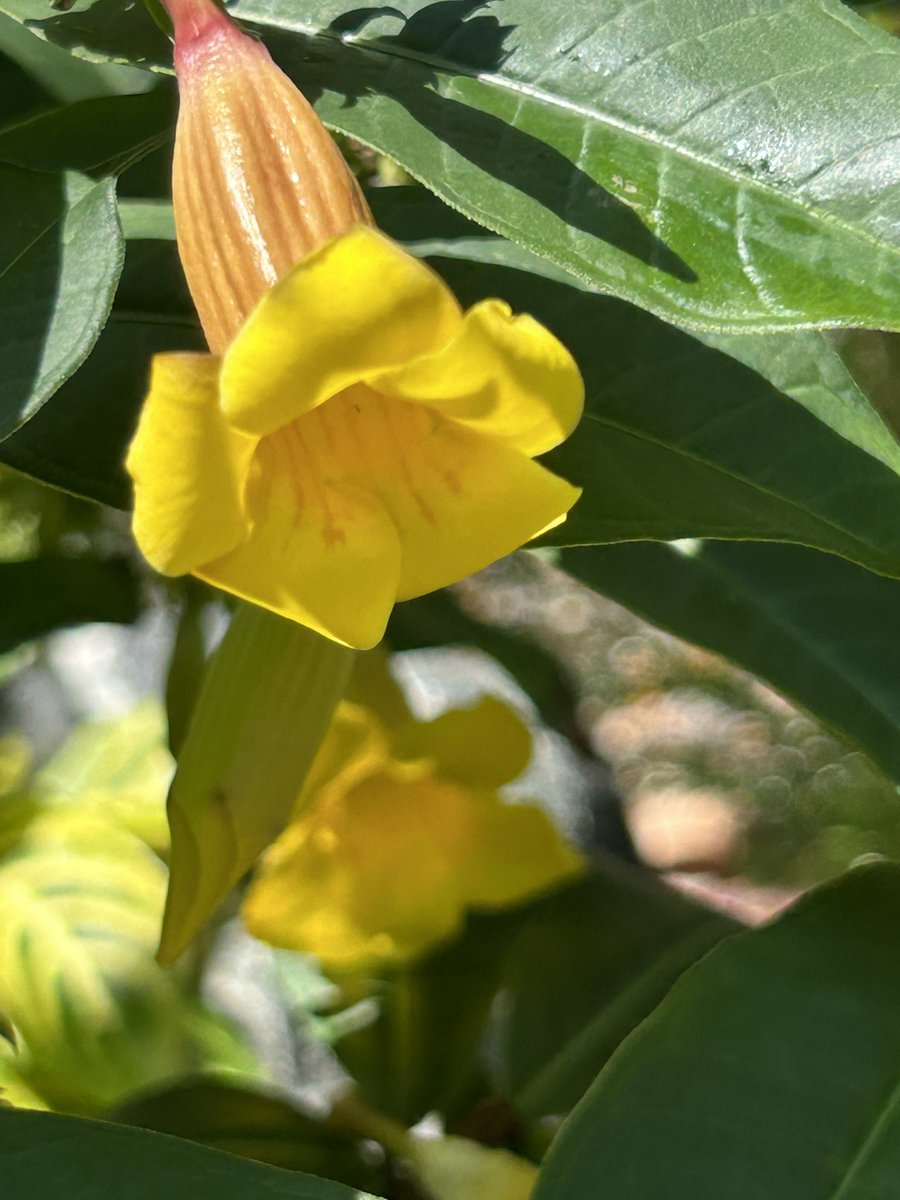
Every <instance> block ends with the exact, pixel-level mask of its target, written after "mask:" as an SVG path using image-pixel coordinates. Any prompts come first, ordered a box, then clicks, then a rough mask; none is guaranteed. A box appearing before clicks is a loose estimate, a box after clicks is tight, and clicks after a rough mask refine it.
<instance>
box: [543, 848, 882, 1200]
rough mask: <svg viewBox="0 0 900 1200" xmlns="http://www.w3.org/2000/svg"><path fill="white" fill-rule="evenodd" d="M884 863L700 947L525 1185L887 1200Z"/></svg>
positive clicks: (621, 1198)
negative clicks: (534, 1181) (755, 926)
mask: <svg viewBox="0 0 900 1200" xmlns="http://www.w3.org/2000/svg"><path fill="white" fill-rule="evenodd" d="M898 925H900V869H898V868H897V867H896V866H894V865H887V864H881V865H878V866H872V867H866V868H860V869H858V870H856V871H853V872H851V873H850V874H849V875H848V876H845V877H844V878H843V879H842V880H840V881H839V882H838V883H837V884H832V885H829V886H828V887H826V888H823V889H821V890H819V891H818V892H815V893H813V894H811V895H810V896H808V897H806V898H805V899H804V900H802V901H800V903H799V904H797V905H796V906H795V907H794V908H793V909H792V910H791V911H790V912H789V913H788V914H787V915H785V916H784V917H783V918H782V919H780V920H778V921H776V922H775V923H774V924H773V925H771V926H770V927H769V928H766V929H762V930H759V931H753V932H748V933H743V934H741V935H739V936H738V937H735V938H731V939H728V940H727V941H725V942H724V943H723V944H722V945H721V946H719V947H717V948H716V949H714V950H713V951H712V952H711V953H710V954H709V955H708V956H707V957H706V958H705V959H704V960H703V962H701V963H700V964H699V965H698V966H697V967H695V968H694V969H693V970H692V971H690V972H689V973H688V974H686V975H685V976H684V977H683V978H682V980H681V981H680V982H679V983H678V984H677V985H676V986H675V988H674V989H673V990H672V992H671V993H670V995H669V997H668V998H667V999H666V1000H665V1001H663V1003H662V1004H661V1005H660V1006H659V1008H657V1009H656V1011H655V1012H654V1013H653V1015H652V1016H651V1017H649V1018H648V1019H647V1020H646V1021H645V1022H644V1024H643V1025H641V1026H640V1027H639V1028H638V1029H637V1031H636V1032H635V1033H634V1034H633V1035H632V1036H631V1037H630V1038H629V1039H628V1041H626V1042H625V1043H624V1044H623V1046H622V1047H621V1049H620V1050H619V1052H618V1053H617V1054H616V1055H615V1056H614V1057H613V1059H612V1060H611V1061H610V1062H609V1064H608V1065H607V1067H606V1069H605V1070H604V1071H603V1072H602V1073H601V1075H600V1076H599V1078H598V1079H597V1081H596V1083H595V1084H594V1085H593V1087H592V1088H591V1090H590V1091H589V1092H588V1094H587V1096H586V1097H585V1098H584V1100H583V1101H582V1103H581V1104H580V1105H579V1107H578V1108H577V1109H576V1110H575V1112H574V1113H573V1114H572V1116H571V1117H570V1119H569V1121H568V1123H567V1124H566V1125H565V1126H564V1128H563V1130H562V1131H561V1133H560V1134H559V1136H558V1138H557V1140H556V1142H555V1143H554V1145H553V1147H552V1148H551V1151H550V1154H549V1157H548V1159H547V1162H546V1164H545V1166H544V1169H543V1171H542V1175H541V1179H540V1182H539V1183H538V1187H537V1191H536V1193H535V1198H534V1200H596V1198H597V1197H598V1196H611V1197H615V1198H616V1200H657V1198H658V1200H723V1197H727V1198H728V1200H782V1197H783V1198H784V1200H838V1198H839V1200H894V1197H895V1196H896V1195H897V1180H898V1177H900V1175H898V1172H900V1150H898V1147H900V1138H898V1132H900V1131H898V1110H897V1078H898V1075H900V1028H898V1025H897V1021H896V1012H897V1009H898V1006H900V958H898V956H897V953H896V942H897V928H898Z"/></svg>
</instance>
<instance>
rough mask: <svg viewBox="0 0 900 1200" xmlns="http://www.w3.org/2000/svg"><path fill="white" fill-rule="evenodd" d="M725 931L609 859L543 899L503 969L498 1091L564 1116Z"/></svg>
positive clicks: (527, 1107) (529, 1108) (525, 1107)
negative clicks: (614, 1055)
mask: <svg viewBox="0 0 900 1200" xmlns="http://www.w3.org/2000/svg"><path fill="white" fill-rule="evenodd" d="M735 928H736V927H735V925H734V924H733V922H731V921H729V920H727V919H726V918H725V917H720V916H717V915H715V914H713V913H711V912H708V911H707V910H706V909H703V908H701V907H700V906H699V905H696V904H693V903H691V902H689V901H687V900H685V899H683V898H682V897H680V896H679V895H678V894H677V893H676V892H673V891H671V890H669V889H667V888H664V887H662V886H660V885H656V884H655V883H653V882H652V881H648V880H647V879H646V878H644V877H643V876H642V875H640V874H639V873H638V872H636V871H629V870H626V869H625V868H622V867H619V866H617V865H615V864H612V863H610V864H608V865H607V866H606V867H605V868H604V869H603V870H602V871H599V872H595V873H593V874H591V875H590V876H589V877H588V878H587V879H585V880H584V881H583V882H582V883H579V884H576V885H575V886H574V887H571V888H567V889H566V890H565V891H563V892H560V893H559V894H558V895H557V896H554V897H551V898H550V899H549V900H547V901H546V902H545V903H543V904H542V905H540V906H539V908H537V910H536V911H535V912H534V913H533V915H532V916H531V918H530V920H529V921H528V923H527V925H526V926H525V928H524V929H523V930H522V931H521V933H520V934H519V936H518V937H517V938H516V939H515V941H514V942H513V945H512V949H511V951H510V955H509V959H508V962H507V964H506V967H505V970H504V975H503V996H504V1001H503V1005H502V1007H501V1009H500V1013H499V1018H498V1021H497V1022H496V1030H495V1035H494V1036H495V1038H496V1060H497V1063H498V1072H499V1078H498V1086H499V1088H500V1090H501V1091H502V1093H503V1094H504V1095H506V1096H508V1097H509V1099H510V1100H511V1101H512V1102H513V1103H514V1104H515V1106H516V1108H518V1109H519V1110H520V1111H521V1112H523V1113H525V1114H526V1116H529V1117H541V1116H545V1115H548V1114H551V1113H566V1112H568V1111H569V1109H570V1108H572V1107H573V1105H575V1104H576V1103H577V1102H578V1101H579V1100H580V1099H581V1097H582V1096H583V1095H584V1092H585V1091H586V1090H587V1088H588V1086H589V1084H590V1083H591V1082H592V1081H593V1079H594V1077H595V1076H596V1075H597V1073H598V1071H599V1070H600V1069H601V1067H602V1066H603V1065H604V1064H605V1062H606V1061H607V1059H608V1058H609V1057H610V1055H611V1054H612V1053H613V1052H614V1051H615V1050H616V1049H617V1048H618V1046H619V1044H620V1043H621V1042H622V1040H623V1039H624V1038H625V1037H626V1035H627V1034H629V1033H630V1032H631V1030H632V1029H634V1028H635V1027H636V1026H637V1025H638V1024H639V1023H640V1022H641V1021H642V1020H643V1019H644V1017H646V1016H647V1015H648V1014H649V1013H650V1012H651V1010H652V1009H653V1007H654V1006H655V1005H656V1004H657V1003H658V1002H659V1001H660V1000H661V999H662V998H663V996H664V995H665V994H666V992H667V991H668V989H669V987H670V986H671V985H672V983H673V982H674V981H675V980H676V979H677V978H678V976H679V975H680V974H681V973H682V972H683V971H684V970H685V969H686V968H687V967H689V966H691V965H692V964H693V963H694V962H696V960H697V959H698V958H700V957H701V955H703V954H705V953H706V951H707V950H709V948H710V947H711V946H713V945H714V944H715V943H716V942H717V941H718V940H719V939H720V938H722V937H724V936H725V935H726V934H728V933H731V932H733V931H734V929H735Z"/></svg>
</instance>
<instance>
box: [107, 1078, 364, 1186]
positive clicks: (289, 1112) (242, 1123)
mask: <svg viewBox="0 0 900 1200" xmlns="http://www.w3.org/2000/svg"><path fill="white" fill-rule="evenodd" d="M114 1119H115V1120H116V1121H118V1122H120V1123H121V1124H125V1125H136V1126H138V1127H139V1128H141V1129H152V1130H155V1131H156V1132H158V1133H171V1134H175V1135H176V1136H177V1137H181V1138H185V1139H187V1140H188V1141H191V1142H200V1143H202V1144H203V1145H204V1146H209V1147H210V1148H211V1149H213V1150H225V1151H227V1152H228V1153H229V1154H236V1155H239V1156H240V1157H241V1158H253V1159H255V1160H256V1161H257V1162H264V1163H269V1164H270V1165H271V1166H274V1167H284V1168H285V1169H286V1170H289V1171H306V1172H307V1174H310V1175H321V1176H325V1177H327V1178H331V1179H339V1180H340V1181H341V1182H342V1183H346V1184H349V1185H351V1186H353V1187H371V1186H373V1184H372V1179H371V1177H370V1176H371V1172H370V1171H369V1170H367V1169H366V1168H365V1167H364V1165H363V1163H362V1160H361V1159H360V1158H359V1155H358V1154H357V1152H356V1149H355V1147H354V1145H353V1143H352V1142H349V1141H348V1140H347V1138H346V1137H342V1136H341V1135H340V1134H337V1133H334V1132H332V1131H331V1130H329V1129H327V1128H326V1127H325V1126H324V1125H322V1124H321V1123H320V1122H318V1121H313V1120H312V1119H311V1118H310V1117H308V1116H305V1115H304V1114H303V1113H301V1112H298V1110H297V1109H296V1108H294V1107H293V1106H292V1105H290V1104H288V1103H287V1101H286V1100H284V1099H279V1098H278V1097H276V1096H274V1095H267V1094H266V1093H264V1092H258V1091H248V1090H247V1089H246V1088H243V1087H236V1086H232V1085H231V1084H226V1083H219V1082H203V1081H200V1082H196V1083H185V1084H180V1085H179V1086H177V1087H174V1088H169V1089H166V1090H165V1091H161V1092H154V1093H153V1094H152V1095H149V1096H142V1097H140V1098H139V1099H137V1100H134V1101H132V1102H131V1103H130V1104H128V1105H126V1106H125V1107H124V1108H120V1109H119V1110H118V1111H117V1112H116V1113H115V1117H114Z"/></svg>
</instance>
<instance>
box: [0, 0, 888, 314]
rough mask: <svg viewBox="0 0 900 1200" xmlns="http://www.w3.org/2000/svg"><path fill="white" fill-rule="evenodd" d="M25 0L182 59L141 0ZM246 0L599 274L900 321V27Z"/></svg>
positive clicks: (342, 96) (297, 60)
mask: <svg viewBox="0 0 900 1200" xmlns="http://www.w3.org/2000/svg"><path fill="white" fill-rule="evenodd" d="M5 7H6V9H7V11H9V12H10V13H11V14H12V15H14V16H16V17H17V18H19V19H23V20H26V19H27V20H30V21H32V22H34V24H35V27H37V28H39V29H40V31H41V32H42V34H43V35H44V36H47V37H49V38H50V39H51V40H56V41H59V42H61V43H62V44H66V45H70V46H73V47H75V48H82V49H85V48H86V49H87V51H88V53H100V54H101V55H103V54H107V55H108V54H110V53H111V52H112V53H119V54H128V53H131V54H132V56H135V57H136V58H141V59H143V60H144V61H147V60H153V61H156V62H163V61H167V56H166V54H165V53H164V52H163V51H162V49H161V47H160V45H159V38H158V32H157V31H156V30H153V29H151V28H149V25H150V22H149V19H148V21H147V25H148V28H147V29H146V30H145V34H146V36H145V37H141V36H140V30H139V29H138V26H137V23H136V21H135V19H134V12H133V11H132V12H130V13H128V14H120V15H119V17H118V27H119V28H118V29H117V28H115V27H111V26H110V22H109V21H108V19H107V14H106V13H105V12H104V11H103V6H102V5H100V4H95V5H94V6H93V8H91V9H90V10H89V12H88V14H85V13H84V12H83V11H82V12H79V13H78V19H77V21H76V20H72V19H70V20H68V21H67V20H66V18H65V16H54V17H50V18H48V17H47V15H46V12H45V11H44V10H43V9H42V7H41V3H40V0H5ZM234 11H235V13H236V14H237V15H238V16H240V17H242V18H243V19H245V20H247V21H250V22H253V23H254V24H255V25H256V27H257V28H259V29H260V30H261V31H262V32H264V33H267V34H268V35H269V37H270V40H271V41H272V43H273V45H274V47H275V49H276V51H277V53H278V56H279V57H280V59H281V60H282V61H283V62H284V63H285V65H286V66H287V67H288V69H289V70H293V71H294V72H295V73H296V75H297V78H298V80H299V81H300V82H301V83H302V84H303V86H304V87H305V89H306V90H307V91H308V92H310V93H311V94H312V95H313V97H314V98H316V99H317V102H318V108H319V112H320V114H321V115H322V116H323V118H324V119H325V120H326V121H328V122H329V123H330V124H332V126H333V127H335V128H337V129H339V130H341V131H343V132H345V133H349V134H351V135H352V136H354V137H357V138H359V139H360V140H362V141H364V142H367V143H368V144H370V145H372V146H374V147H376V148H377V149H378V150H381V151H383V152H384V153H386V154H389V155H390V156H391V157H392V158H394V159H395V160H396V161H398V162H399V163H401V164H402V165H403V166H404V167H406V168H407V169H408V170H409V171H411V172H412V174H414V175H416V176H417V177H418V178H420V179H422V180H423V181H424V182H426V183H427V184H428V186H429V187H431V188H432V189H433V190H434V191H436V192H437V193H438V195H440V196H442V198H443V199H445V200H447V201H448V202H449V203H450V204H452V205H453V206H454V207H457V208H460V209H462V210H463V211H464V212H467V213H468V214H469V215H471V216H473V217H475V218H476V219H477V220H478V221H479V222H481V223H482V224H485V225H487V226H489V227H490V228H494V229H496V230H497V231H499V232H501V233H504V234H505V235H507V236H509V237H511V238H512V239H513V240H515V241H519V242H521V243H522V244H523V245H525V246H527V247H528V248H530V249H532V250H535V251H536V252H537V253H539V254H541V255H542V256H545V257H547V258H549V259H551V260H552V261H554V262H557V263H558V264H559V265H561V266H564V267H565V268H566V269H568V270H570V271H572V272H573V273H575V274H576V275H579V276H581V277H582V278H585V279H588V280H590V281H591V283H592V284H594V285H595V286H598V287H603V288H609V289H611V290H612V291H614V292H616V293H617V294H618V295H621V296H623V297H625V298H626V299H629V300H632V301H634V302H637V303H640V304H642V305H643V306H645V307H647V308H650V309H652V310H654V311H656V312H659V313H661V314H664V315H666V316H668V317H670V318H672V319H675V320H677V321H679V322H680V323H682V324H692V325H694V326H696V327H698V328H700V327H712V326H718V327H721V328H731V329H735V330H737V329H769V330H771V329H778V328H781V329H790V328H809V327H810V326H816V325H819V326H824V325H840V324H857V325H868V326H876V327H886V328H896V327H897V324H898V317H897V311H898V299H900V283H898V282H897V280H898V272H897V270H896V266H897V259H898V255H900V247H898V241H897V231H896V205H897V190H898V180H900V152H898V151H897V150H896V145H897V143H896V132H897V126H896V112H897V107H898V104H897V101H898V84H897V77H898V76H897V66H898V63H900V47H897V46H896V45H895V44H894V42H893V41H892V39H891V38H890V37H888V36H887V35H886V34H884V33H882V32H881V31H880V30H878V29H875V28H873V27H872V26H871V25H867V24H866V23H865V22H863V21H862V20H859V19H858V18H856V17H854V16H853V15H852V14H851V13H850V12H849V11H848V10H847V9H846V8H845V7H844V6H843V5H842V4H840V3H839V0H803V3H797V2H796V0H764V2H762V3H758V4H756V5H755V6H754V9H753V11H752V12H750V13H748V12H747V10H746V7H745V6H744V5H738V4H736V3H735V0H668V3H667V4H666V5H665V6H659V5H647V4H646V3H642V0H628V2H627V3H624V4H622V3H619V2H617V0H573V2H572V3H569V4H566V5H564V6H559V7H557V8H555V9H553V10H552V11H551V10H548V9H547V7H546V5H545V4H542V3H541V2H540V0H507V2H506V3H504V6H503V9H502V12H497V13H494V12H493V11H486V8H485V5H484V4H483V3H480V2H478V0H462V2H461V3H459V4H455V5H451V6H449V7H448V6H447V5H446V4H443V5H442V4H434V3H432V2H431V0H404V2H403V3H401V4H399V5H397V6H391V7H381V8H375V7H372V8H368V9H367V8H356V9H352V10H348V8H347V5H346V3H345V0H317V2H316V3H311V4H308V5H304V6H303V7H302V8H298V7H297V5H296V4H295V3H294V2H293V0H241V2H240V3H238V4H237V5H236V6H235V8H234ZM548 63H549V64H551V65H550V66H549V67H548V66H547V64H548ZM798 130H802V137H801V136H798ZM872 196H876V197H877V198H878V199H877V200H876V202H875V203H874V204H873V203H872V199H871V198H872Z"/></svg>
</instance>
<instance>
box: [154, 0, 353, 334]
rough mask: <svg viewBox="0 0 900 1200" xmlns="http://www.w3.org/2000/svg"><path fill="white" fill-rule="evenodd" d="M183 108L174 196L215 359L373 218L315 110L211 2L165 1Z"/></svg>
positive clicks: (188, 270)
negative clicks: (267, 303)
mask: <svg viewBox="0 0 900 1200" xmlns="http://www.w3.org/2000/svg"><path fill="white" fill-rule="evenodd" d="M166 7H167V9H168V11H169V14H170V16H171V18H172V21H173V24H174V27H175V69H176V72H177V75H178V85H179V91H180V95H181V109H180V113H179V118H178V129H177V134H176V138H175V161H174V167H173V179H172V197H173V200H174V205H175V224H176V229H177V234H178V247H179V251H180V253H181V261H182V264H183V266H184V270H185V274H186V276H187V281H188V286H189V287H190V290H191V295H192V296H193V299H194V303H195V305H196V307H197V312H198V313H199V316H200V321H201V323H202V325H203V329H204V331H205V333H206V337H207V340H208V342H209V346H210V349H211V350H212V351H213V353H214V354H218V353H221V352H222V351H224V350H225V348H226V347H227V345H228V344H229V342H230V341H231V340H232V338H233V337H234V335H235V334H236V333H237V331H238V329H239V328H240V326H241V325H242V324H243V322H244V320H245V319H246V317H247V316H248V315H249V313H250V312H251V310H252V309H253V308H254V307H255V305H256V303H257V301H259V300H260V299H261V297H262V296H263V295H264V293H265V292H267V291H268V289H269V288H270V287H271V286H272V285H273V284H274V283H276V282H277V281H278V280H279V279H281V278H282V277H283V276H284V275H286V274H287V272H288V271H289V270H290V269H291V267H293V266H294V264H295V263H297V262H299V261H300V259H302V258H305V257H306V256H307V255H308V254H309V253H310V252H311V251H312V250H315V249H316V248H317V247H318V246H320V245H321V244H322V243H323V242H326V241H329V240H330V239H331V238H334V237H337V236H338V235H340V234H342V233H346V232H347V230H348V229H350V228H352V226H354V225H359V224H371V223H372V218H371V214H370V213H369V209H368V206H367V204H366V202H365V200H364V199H363V196H362V193H361V191H360V189H359V186H358V184H357V182H356V179H355V178H354V176H353V174H352V172H351V171H350V169H349V168H348V166H347V164H346V163H345V161H344V159H343V156H342V155H341V152H340V151H339V150H338V148H337V146H336V145H335V143H334V141H333V140H332V138H331V136H330V134H329V133H328V131H327V130H326V129H325V127H324V126H323V125H322V123H321V121H320V120H319V118H318V117H317V116H316V114H315V111H314V110H313V108H312V106H311V105H310V104H309V103H308V102H307V101H306V99H305V98H304V97H303V96H302V95H301V93H300V92H299V91H298V89H297V88H296V87H295V86H294V84H293V83H291V81H290V80H289V79H288V78H287V76H286V75H285V74H284V73H283V72H282V71H281V70H279V68H278V67H277V66H276V65H275V63H274V62H273V61H272V59H271V57H270V55H269V52H268V51H267V50H266V48H265V46H263V45H262V43H261V42H257V41H255V40H254V39H253V38H251V37H248V36H247V34H245V33H243V32H241V30H240V29H238V27H237V26H236V25H235V24H234V23H233V22H232V21H231V20H230V19H229V18H228V17H227V16H226V15H225V13H223V12H222V11H221V10H220V9H218V8H217V7H216V6H215V4H214V3H213V0H167V2H166Z"/></svg>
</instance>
